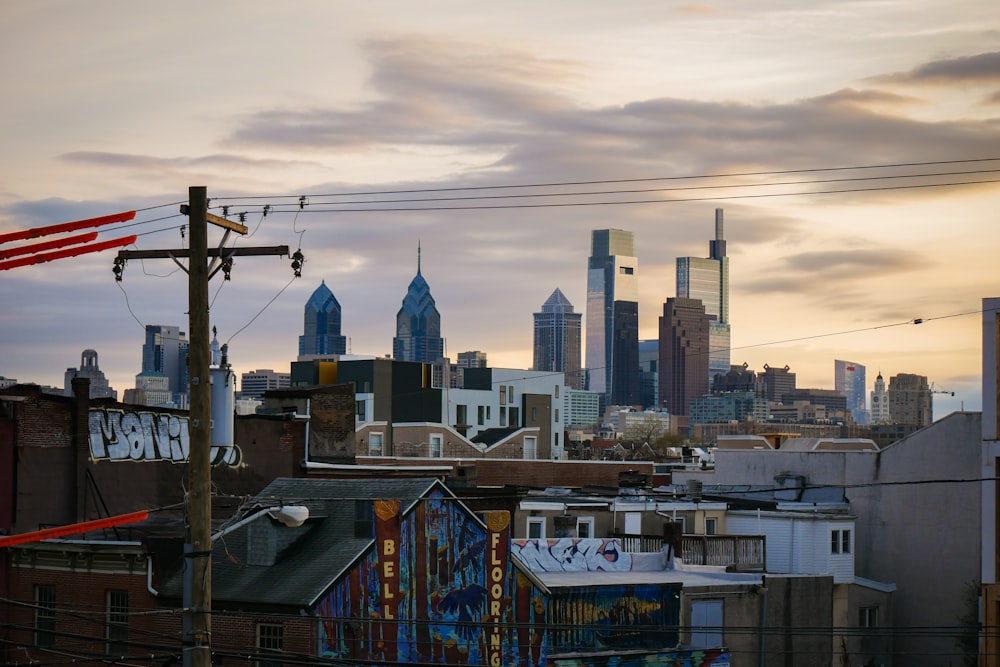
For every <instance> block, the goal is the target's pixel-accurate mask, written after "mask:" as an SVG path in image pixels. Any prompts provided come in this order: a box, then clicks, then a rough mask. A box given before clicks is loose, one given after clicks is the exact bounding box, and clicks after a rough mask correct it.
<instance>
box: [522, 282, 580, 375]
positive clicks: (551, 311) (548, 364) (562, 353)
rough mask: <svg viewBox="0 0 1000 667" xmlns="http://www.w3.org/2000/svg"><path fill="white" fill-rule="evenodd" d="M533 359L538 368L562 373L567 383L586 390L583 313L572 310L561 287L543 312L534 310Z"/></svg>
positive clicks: (551, 297)
mask: <svg viewBox="0 0 1000 667" xmlns="http://www.w3.org/2000/svg"><path fill="white" fill-rule="evenodd" d="M534 317H535V340H534V346H533V347H534V362H533V363H532V366H531V369H532V370H535V371H555V372H560V373H563V374H564V376H565V378H566V379H565V382H566V386H568V387H570V388H572V389H583V374H582V373H581V372H580V334H581V323H582V322H581V321H582V318H583V315H582V314H581V313H574V312H573V304H571V303H570V302H569V299H567V298H566V295H564V294H563V293H562V292H561V291H560V290H559V288H556V291H554V292H553V293H552V295H551V296H550V297H549V298H548V299H547V300H546V301H545V303H543V304H542V312H540V313H535V314H534Z"/></svg>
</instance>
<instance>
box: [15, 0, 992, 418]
mask: <svg viewBox="0 0 1000 667" xmlns="http://www.w3.org/2000/svg"><path fill="white" fill-rule="evenodd" d="M0 63H2V64H0V72H2V80H0V82H2V84H3V87H2V89H3V90H4V103H3V111H2V112H0V113H2V117H3V123H2V130H0V155H2V160H0V233H2V232H9V231H15V230H19V229H27V228H32V227H37V226H41V225H48V224H55V223H60V222H68V221H72V220H78V219H81V218H87V217H91V216H97V215H105V214H109V213H115V212H118V211H123V210H131V209H138V210H139V213H138V214H137V217H136V222H138V223H141V224H135V225H133V226H126V225H114V226H111V227H108V228H102V233H101V235H100V239H99V240H108V239H114V238H118V237H121V236H124V235H126V234H129V233H138V234H140V236H139V239H138V241H137V242H136V246H135V247H136V248H137V249H144V250H145V249H162V248H174V247H181V246H182V245H184V244H185V243H186V241H187V239H186V238H184V237H182V236H181V230H180V226H181V225H183V223H184V218H182V217H180V216H179V215H178V207H177V204H178V203H179V202H182V201H185V200H186V199H187V197H188V188H189V186H206V187H207V188H208V193H209V196H210V197H211V198H212V207H213V209H212V210H213V212H215V213H217V214H220V215H221V214H222V210H221V209H220V208H218V207H219V206H222V205H223V204H225V205H228V206H229V207H230V208H229V211H228V212H229V216H230V217H231V218H236V217H237V215H238V214H239V213H245V218H246V224H247V225H248V226H249V228H250V230H251V232H252V234H250V235H248V236H247V237H244V238H240V239H239V240H238V241H237V244H238V245H241V246H267V245H278V244H283V245H288V246H290V247H291V248H293V249H294V248H297V247H301V249H302V252H303V253H304V254H305V256H306V264H305V267H304V270H303V275H302V277H301V278H299V279H293V278H292V271H291V269H290V267H289V263H288V259H287V258H276V257H245V258H237V261H236V263H235V266H234V267H233V271H232V280H231V281H229V282H225V281H223V280H222V276H221V274H220V275H218V276H217V277H216V278H214V279H213V281H212V284H211V285H210V298H211V299H212V306H211V316H212V323H213V325H214V326H216V327H217V328H218V332H219V339H220V341H221V342H229V345H230V357H231V361H232V363H233V365H234V369H235V370H236V371H237V373H240V372H244V371H249V370H253V369H262V368H272V369H276V370H282V371H287V370H288V368H289V363H290V361H291V360H293V359H294V357H295V355H296V354H297V351H298V336H299V335H300V334H301V333H302V308H303V306H304V304H305V302H306V301H307V299H308V298H309V296H310V294H311V293H312V292H313V290H314V289H315V288H316V287H317V286H318V285H319V284H320V282H321V281H323V280H325V281H326V283H327V285H328V286H329V287H330V288H331V289H332V290H333V292H334V294H335V295H336V297H337V299H338V300H339V302H340V304H341V306H342V307H343V313H344V314H343V332H342V333H343V334H344V335H346V336H347V337H348V338H349V339H350V351H351V352H353V353H355V354H376V355H383V354H387V353H389V352H391V350H392V337H393V335H394V333H395V315H396V312H397V311H398V310H399V308H400V305H401V303H402V299H403V296H404V295H405V292H406V288H407V285H408V284H409V282H410V280H411V279H412V278H413V276H414V274H415V272H416V268H417V246H418V243H419V244H420V246H421V248H422V273H423V275H424V277H425V278H426V280H427V282H428V284H429V285H430V288H431V293H432V294H433V296H434V298H435V299H436V302H437V307H438V310H439V311H440V313H441V323H442V332H443V335H444V336H445V338H446V350H447V353H448V355H449V356H451V357H452V358H453V359H454V358H455V357H456V356H457V354H458V353H459V352H462V351H465V350H482V351H484V352H486V353H487V355H488V359H489V361H490V364H491V365H493V366H498V367H510V368H530V366H531V362H532V359H531V344H532V313H534V312H536V311H538V310H540V308H541V305H542V303H543V302H544V301H545V300H546V299H547V298H548V296H549V295H550V294H551V293H552V291H553V290H554V289H555V288H557V287H558V288H559V289H561V290H562V291H563V293H565V294H566V296H567V297H568V298H569V300H570V301H571V302H572V303H573V305H574V306H575V308H576V310H577V311H578V312H584V311H585V292H586V261H587V257H588V255H589V254H590V232H591V230H593V229H605V228H619V229H626V230H631V231H632V232H634V233H635V238H636V248H637V254H638V260H639V275H640V280H639V283H640V298H641V303H640V337H641V338H643V339H647V338H655V337H656V336H657V321H658V317H659V316H660V315H661V314H662V307H663V302H664V300H665V299H666V298H667V297H669V296H674V295H675V284H674V283H675V280H674V271H675V264H674V260H675V258H676V257H678V256H699V257H702V256H707V254H708V242H709V240H710V239H711V238H712V236H713V233H714V227H713V221H714V211H715V209H716V208H717V207H719V208H723V209H724V210H725V221H726V223H725V229H726V238H727V241H728V251H729V256H730V271H731V319H732V344H733V347H734V350H733V352H732V361H733V363H743V362H746V363H748V364H749V366H750V367H751V368H753V369H755V370H758V371H759V370H761V369H762V367H763V365H764V364H769V365H771V366H784V365H788V366H790V367H791V370H792V371H794V372H796V373H797V375H798V385H799V386H800V387H822V388H832V387H833V382H834V379H833V368H834V360H835V359H846V360H849V361H854V362H857V363H860V364H863V365H865V366H866V367H867V369H868V384H869V387H870V386H871V384H872V383H873V382H874V379H875V376H876V374H877V373H878V372H879V371H881V373H882V374H883V376H884V377H885V378H886V380H888V378H889V377H890V376H891V375H895V374H897V373H918V374H921V375H926V376H928V378H929V379H930V381H932V382H934V383H935V387H936V388H937V389H939V390H943V391H948V392H951V391H954V392H955V393H956V395H955V397H954V398H953V397H951V396H949V395H947V394H936V395H935V397H934V404H935V416H936V417H940V416H943V415H944V414H946V413H948V412H951V411H953V410H957V409H960V408H961V407H962V406H964V407H965V408H966V409H976V410H978V409H980V407H981V395H980V392H981V381H980V378H981V345H982V341H981V338H982V333H981V331H982V328H981V316H980V315H979V311H980V310H981V308H982V298H983V297H991V296H1000V280H998V279H1000V262H998V261H997V259H996V257H997V255H998V251H1000V233H998V231H997V226H996V223H997V214H998V211H1000V184H997V183H992V184H990V183H986V184H983V183H979V184H968V185H951V186H948V187H940V184H943V183H969V182H972V181H996V180H998V179H1000V5H998V4H997V3H996V1H995V0H952V1H951V2H946V3H945V2H940V1H939V0H899V1H893V0H880V1H874V0H864V1H860V0H859V1H829V2H820V1H817V2H808V3H803V2H801V0H796V1H794V2H793V1H791V0H789V1H783V0H740V1H738V2H737V1H732V2H705V3H690V4H684V3H675V2H632V1H619V2H614V3H611V2H606V1H600V2H596V1H595V2H584V1H574V2H556V1H552V2H537V1H532V2H522V1H518V0H512V1H509V2H503V3H485V2H483V3H476V2H457V1H455V2H450V1H449V2H444V1H434V0H427V1H424V2H410V1H405V2H403V1H401V2H378V1H374V2H366V3H348V2H340V3H335V2H329V1H328V0H322V1H315V2H295V3H277V2H263V1H259V0H241V1H240V2H212V3H203V2H188V1H186V0H182V1H174V2H169V3H158V4H155V5H154V4H152V3H136V2H130V1H125V0H91V1H89V2H86V3H82V2H69V1H52V2H47V1H43V0H33V1H32V2H26V1H22V2H16V1H15V2H5V3H3V4H2V5H0ZM965 160H970V162H958V161H965ZM971 160H975V161H971ZM990 160H996V161H990ZM930 163H936V164H930ZM902 164H907V165H916V166H907V167H899V166H897V167H882V168H867V169H856V168H858V167H873V166H874V165H902ZM848 168H855V169H848ZM763 172H770V173H763ZM774 172H788V173H774ZM968 172H976V173H968ZM733 174H743V175H736V176H733ZM746 174H756V175H746ZM917 174H925V175H926V176H923V177H919V178H918V177H915V175H917ZM724 175H729V176H724ZM877 176H880V177H888V176H891V177H892V178H883V179H881V180H873V179H874V177H877ZM685 177H700V178H685ZM653 179H659V180H653ZM560 183H579V184H580V185H566V186H555V185H552V184H560ZM583 183H586V184H583ZM514 185H517V186H522V185H531V186H536V187H532V188H527V187H526V188H510V187H506V188H503V189H484V190H471V189H469V190H466V189H459V188H473V187H476V188H492V187H498V186H514ZM737 186H738V187H737ZM923 186H934V187H923ZM680 188H687V189H680ZM865 189H867V190H869V191H868V192H863V191H861V190H865ZM412 190H439V191H437V192H422V193H412V192H411V193H408V194H364V195H362V196H359V194H358V193H376V192H378V193H382V192H387V191H394V192H398V191H412ZM831 191H847V192H839V193H834V192H831ZM574 193H575V194H574ZM580 193H597V194H580ZM526 194H533V195H545V196H542V197H523V196H519V197H515V196H514V195H526ZM553 195H561V196H553ZM303 196H304V197H306V199H305V200H304V202H303V203H304V206H302V207H301V208H300V206H299V200H300V197H303ZM487 196H491V197H492V198H489V199H487V198H485V197H487ZM460 197H461V198H462V199H458V198H460ZM416 198H421V199H430V198H433V199H435V201H433V202H413V201H412V200H413V199H416ZM404 199H405V200H410V201H400V200H404ZM372 200H378V201H390V202H392V203H388V204H374V203H366V204H362V203H359V202H362V201H372ZM542 204H544V206H542ZM264 206H269V207H271V208H270V209H269V213H268V215H267V216H266V217H265V216H263V215H262V210H263V207H264ZM372 208H383V209H386V208H388V209H394V210H382V211H371V210H367V211H362V210H358V209H372ZM416 208H427V209H430V210H423V211H419V210H412V209H416ZM448 208H450V209H452V210H443V209H448ZM344 209H348V210H344ZM210 240H211V241H212V242H213V243H214V244H218V243H219V242H220V241H221V231H219V230H217V229H213V230H211V239H210ZM230 241H232V239H231V240H230ZM11 245H14V244H5V245H4V246H3V247H0V251H2V250H6V249H7V248H8V247H9V246H11ZM115 252H116V251H107V252H103V253H98V254H94V255H90V256H85V257H79V258H73V259H64V260H59V261H56V262H51V263H47V264H41V265H37V266H31V267H24V268H18V269H13V270H10V271H3V272H0V304H2V307H0V375H3V376H6V377H8V378H11V377H13V378H16V379H18V380H20V381H22V382H24V381H33V382H38V383H40V384H50V385H54V386H62V383H63V374H64V373H65V370H66V369H67V368H68V367H74V366H79V365H80V355H81V352H82V351H83V350H84V349H85V348H93V349H95V350H97V352H98V354H99V362H100V366H101V369H102V370H103V371H104V372H105V373H106V374H107V375H108V377H109V379H110V380H111V383H112V386H114V387H115V388H116V389H118V391H119V394H121V392H122V391H123V390H124V389H126V388H128V387H130V386H134V378H135V374H136V373H138V372H139V370H140V367H141V346H142V342H143V326H144V325H146V324H170V325H178V326H181V327H182V328H183V329H185V330H186V329H187V307H186V301H187V277H186V275H185V274H184V273H183V272H182V271H180V270H179V269H178V267H177V266H176V265H175V264H174V263H173V262H171V261H169V260H147V261H144V262H140V261H137V260H133V261H131V262H130V263H129V265H128V266H127V267H126V269H125V272H124V279H123V281H122V282H121V283H116V282H115V281H114V276H113V274H112V271H111V268H112V263H113V259H114V256H115ZM917 318H921V319H923V321H924V322H923V324H919V325H917V324H912V322H913V320H915V319H917ZM907 322H910V324H906V323H907Z"/></svg>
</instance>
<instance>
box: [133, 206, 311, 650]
mask: <svg viewBox="0 0 1000 667" xmlns="http://www.w3.org/2000/svg"><path fill="white" fill-rule="evenodd" d="M181 212H182V213H187V215H188V226H189V227H190V242H189V247H188V248H180V249H173V250H145V251H126V250H123V251H120V252H119V253H118V258H117V260H116V262H115V274H116V276H117V278H118V279H119V280H121V270H122V267H123V266H124V263H125V262H126V261H127V260H129V259H152V258H170V259H172V260H174V261H175V262H177V258H178V257H187V258H188V266H187V269H186V270H187V273H188V333H189V334H190V336H191V338H190V340H189V343H188V375H189V378H190V408H189V412H188V440H189V442H190V451H189V454H188V485H187V495H186V496H185V498H184V504H185V509H186V514H187V522H188V524H187V540H186V544H185V549H184V552H185V553H184V556H185V560H186V563H185V565H186V567H187V571H188V572H189V573H190V583H189V584H188V583H187V582H185V600H184V606H185V614H186V615H185V624H184V629H185V632H184V666H185V667H210V665H211V664H212V645H211V639H212V463H211V457H210V453H211V448H212V430H211V424H212V387H211V375H210V369H209V366H210V362H211V348H210V346H211V341H210V339H209V315H208V281H209V279H210V278H211V277H212V276H213V275H215V271H213V270H211V268H210V267H209V265H208V258H209V256H211V257H214V258H218V259H222V260H223V266H225V265H226V263H227V262H229V261H230V260H231V259H232V257H234V256H236V255H286V256H287V255H288V254H289V253H288V246H273V247H262V248H223V247H222V246H223V245H224V244H225V241H226V239H227V238H228V236H229V233H230V232H231V231H235V232H237V233H240V234H246V233H247V228H246V227H244V226H243V225H240V224H238V223H235V222H232V221H231V220H227V219H226V218H220V217H218V216H215V215H212V214H211V213H209V212H208V192H207V189H206V188H205V187H204V186H192V187H190V188H189V189H188V205H187V206H182V207H181ZM209 222H211V223H212V224H214V225H218V226H220V227H223V228H225V229H226V235H225V237H223V241H222V244H220V246H219V248H217V249H211V250H210V249H209V247H208V223H209ZM301 259H302V257H301V255H300V254H299V253H298V252H296V262H295V263H293V268H294V269H295V275H296V276H298V275H300V274H299V269H300V268H301ZM177 263H178V264H180V262H177ZM182 268H183V266H182ZM217 270H218V269H216V271H217ZM227 277H228V269H227ZM230 417H231V415H230Z"/></svg>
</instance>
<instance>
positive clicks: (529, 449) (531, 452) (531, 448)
mask: <svg viewBox="0 0 1000 667" xmlns="http://www.w3.org/2000/svg"><path fill="white" fill-rule="evenodd" d="M537 457H538V438H536V437H535V436H533V435H526V436H524V458H526V459H535V458H537Z"/></svg>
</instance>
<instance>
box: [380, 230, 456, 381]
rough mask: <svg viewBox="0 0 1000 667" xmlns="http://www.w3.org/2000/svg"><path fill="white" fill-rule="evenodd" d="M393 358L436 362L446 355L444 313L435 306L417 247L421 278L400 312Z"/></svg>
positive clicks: (416, 277) (393, 340)
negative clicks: (443, 332)
mask: <svg viewBox="0 0 1000 667" xmlns="http://www.w3.org/2000/svg"><path fill="white" fill-rule="evenodd" d="M392 356H393V358H394V359H398V360H400V361H420V362H423V363H427V364H430V363H434V362H435V361H437V360H438V359H440V358H442V357H443V356H444V339H443V338H442V337H441V314H440V313H439V312H438V310H437V306H435V305H434V297H433V296H431V288H430V287H429V286H428V285H427V281H426V280H424V277H423V276H422V275H421V274H420V246H419V244H418V245H417V275H416V276H414V278H413V280H412V281H410V286H409V288H408V289H407V290H406V296H405V297H403V307H402V308H400V309H399V312H398V313H396V336H395V338H393V339H392Z"/></svg>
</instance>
